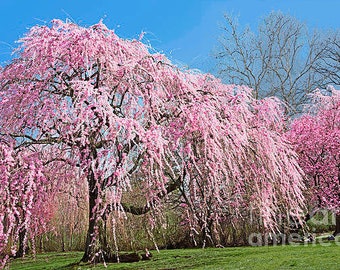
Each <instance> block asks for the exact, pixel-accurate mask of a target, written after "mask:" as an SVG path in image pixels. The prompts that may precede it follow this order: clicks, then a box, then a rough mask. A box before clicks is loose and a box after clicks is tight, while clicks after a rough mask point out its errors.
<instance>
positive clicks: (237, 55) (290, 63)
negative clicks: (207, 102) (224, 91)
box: [216, 12, 339, 115]
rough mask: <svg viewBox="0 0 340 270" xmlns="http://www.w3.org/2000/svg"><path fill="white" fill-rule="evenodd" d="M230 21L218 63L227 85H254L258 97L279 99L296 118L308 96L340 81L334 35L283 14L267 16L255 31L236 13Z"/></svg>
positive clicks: (227, 17)
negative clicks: (312, 30)
mask: <svg viewBox="0 0 340 270" xmlns="http://www.w3.org/2000/svg"><path fill="white" fill-rule="evenodd" d="M225 20H226V25H225V26H224V27H223V30H224V34H223V36H222V37H221V40H220V44H221V46H220V47H219V49H218V52H217V53H216V59H217V61H218V72H219V75H220V76H221V77H222V78H223V79H224V80H225V81H227V82H228V83H235V84H245V85H248V86H250V87H251V88H253V89H254V94H255V97H256V98H263V97H267V96H277V97H279V98H280V99H282V100H283V101H284V102H285V103H286V104H287V105H288V113H289V114H290V115H294V114H295V113H298V112H300V110H301V107H302V105H303V104H305V103H307V101H308V95H307V94H309V93H310V92H312V91H314V90H315V89H316V88H325V87H326V85H327V84H329V83H336V82H339V65H338V64H339V43H338V42H337V37H336V35H335V34H332V35H331V36H328V37H327V38H324V35H322V34H321V33H319V32H316V31H314V32H313V33H312V34H311V33H309V32H308V29H307V27H306V25H305V24H303V23H302V22H300V21H298V20H297V19H295V18H294V17H291V16H288V15H285V14H282V13H279V12H272V13H270V14H269V15H268V16H267V17H265V18H264V19H263V21H262V22H261V23H260V24H259V27H258V29H257V31H256V32H253V31H251V29H250V28H249V27H246V28H241V27H240V26H239V25H238V20H237V18H234V17H232V16H231V15H225ZM331 44H333V45H331ZM331 74H332V75H331Z"/></svg>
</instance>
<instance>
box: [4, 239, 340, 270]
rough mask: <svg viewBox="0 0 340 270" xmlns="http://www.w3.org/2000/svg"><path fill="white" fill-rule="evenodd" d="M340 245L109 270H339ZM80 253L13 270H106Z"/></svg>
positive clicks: (169, 254)
mask: <svg viewBox="0 0 340 270" xmlns="http://www.w3.org/2000/svg"><path fill="white" fill-rule="evenodd" d="M339 255H340V243H339V242H337V243H334V242H333V243H324V244H322V245H321V244H308V245H307V244H301V245H286V246H265V247H239V248H221V249H217V248H207V249H173V250H161V251H160V253H157V252H156V251H153V258H152V260H151V261H141V262H135V263H120V264H108V267H107V268H106V269H305V270H307V269H332V270H333V269H340V256H339ZM81 256H82V253H81V252H69V253H45V254H38V255H37V258H36V259H35V260H33V259H32V258H30V257H27V258H24V259H16V260H14V261H13V262H12V263H11V268H10V269H89V268H93V269H105V267H104V266H103V265H102V264H101V265H95V266H91V265H84V264H80V265H79V264H77V262H79V260H80V258H81Z"/></svg>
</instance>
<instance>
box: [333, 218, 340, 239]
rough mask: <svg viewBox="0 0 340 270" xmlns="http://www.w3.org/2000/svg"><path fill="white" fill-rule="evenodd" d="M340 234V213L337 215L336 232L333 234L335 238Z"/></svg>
mask: <svg viewBox="0 0 340 270" xmlns="http://www.w3.org/2000/svg"><path fill="white" fill-rule="evenodd" d="M338 234H340V213H337V214H336V216H335V231H334V233H333V235H334V236H336V235H338Z"/></svg>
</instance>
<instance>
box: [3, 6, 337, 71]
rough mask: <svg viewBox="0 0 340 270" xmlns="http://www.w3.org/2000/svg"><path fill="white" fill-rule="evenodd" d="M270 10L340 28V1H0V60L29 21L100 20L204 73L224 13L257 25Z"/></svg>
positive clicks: (7, 55) (319, 25)
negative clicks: (142, 33) (142, 36)
mask: <svg viewBox="0 0 340 270" xmlns="http://www.w3.org/2000/svg"><path fill="white" fill-rule="evenodd" d="M272 10H280V11H282V12H284V13H289V14H291V15H293V16H295V17H297V18H298V19H300V20H302V21H304V22H306V23H307V25H308V26H309V27H317V28H322V29H326V28H339V27H340V19H339V10H340V0H276V1H275V0H210V1H208V0H139V1H138V0H130V1H129V0H106V1H105V0H92V1H90V0H68V1H67V0H0V15H1V16H0V64H4V62H5V61H8V60H9V59H11V51H12V49H13V48H14V47H15V46H16V44H15V41H16V40H17V39H18V38H20V37H21V36H23V34H24V33H25V32H26V31H27V30H28V29H29V28H30V27H32V26H33V25H36V24H46V23H48V22H50V21H51V20H52V19H54V18H59V19H62V20H65V19H66V18H68V19H71V20H72V21H74V22H76V23H78V24H81V25H83V26H89V25H92V24H94V23H97V22H98V21H99V20H100V19H102V18H103V19H104V23H105V24H106V25H107V26H108V27H109V28H110V29H114V30H115V32H116V33H117V34H118V35H119V36H121V37H125V38H137V37H138V36H139V34H140V33H141V32H142V31H144V32H146V33H147V34H146V35H145V40H148V41H149V42H150V43H151V45H152V46H153V47H154V48H155V49H156V50H157V51H161V52H163V53H165V54H166V55H167V56H168V57H169V58H170V59H172V60H173V61H174V62H181V63H183V64H186V65H188V66H190V67H192V68H200V69H201V70H203V71H208V70H207V69H209V64H207V62H208V59H209V55H210V54H211V51H212V49H213V47H214V46H215V45H216V44H217V39H218V36H219V35H220V34H221V30H220V26H221V24H223V14H224V13H225V12H229V13H230V12H232V13H233V14H238V15H239V16H240V19H239V20H240V23H241V24H248V25H250V27H256V23H257V22H258V20H259V19H260V18H261V17H262V16H265V15H266V14H268V13H269V12H270V11H272Z"/></svg>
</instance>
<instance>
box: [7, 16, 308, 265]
mask: <svg viewBox="0 0 340 270" xmlns="http://www.w3.org/2000/svg"><path fill="white" fill-rule="evenodd" d="M21 42H22V46H21V47H20V48H19V52H20V54H19V58H17V59H14V60H13V61H12V62H11V63H10V64H9V65H8V66H6V67H4V68H3V70H1V72H0V102H1V103H0V104H1V106H0V122H1V125H0V126H1V134H2V136H3V137H4V138H7V137H11V138H15V140H16V142H17V143H16V146H15V147H16V149H23V148H24V149H25V148H28V149H30V150H31V151H37V152H38V153H40V152H41V151H50V153H53V158H52V159H51V157H48V158H47V159H46V160H43V164H51V162H50V161H51V160H52V161H58V162H65V164H67V166H65V167H64V168H66V169H68V170H69V171H70V173H75V174H76V175H79V181H81V180H82V179H86V181H87V192H88V196H86V197H87V198H88V204H89V219H88V232H87V239H86V246H85V252H84V256H83V258H82V260H83V261H89V260H92V259H96V260H100V259H101V258H104V257H106V256H108V255H109V254H108V253H111V252H113V251H112V247H111V248H110V247H108V245H107V241H106V239H105V235H104V236H103V232H105V228H106V227H105V222H106V220H107V219H108V218H111V219H112V223H113V224H115V222H116V221H117V220H118V219H115V217H116V215H115V214H117V215H118V216H119V217H122V216H125V217H128V214H127V213H131V214H133V215H144V214H146V213H150V217H151V218H150V221H151V223H150V230H151V229H152V227H153V220H155V219H157V217H158V215H161V214H162V212H163V210H164V209H162V207H163V206H164V201H165V200H166V199H167V198H169V194H170V193H176V194H179V196H180V199H181V200H182V201H183V203H184V205H183V204H182V205H181V206H182V207H184V208H185V211H186V213H187V214H186V220H187V221H188V222H189V224H190V225H189V226H188V229H189V230H191V231H195V232H197V234H198V235H199V236H200V237H201V238H202V242H203V243H205V242H206V240H209V239H211V235H212V226H213V224H214V223H215V224H218V223H220V222H222V221H223V217H225V216H226V215H229V214H230V213H233V214H234V215H237V214H238V213H239V212H240V211H238V210H241V209H244V207H251V208H252V209H255V210H256V211H257V213H258V217H259V219H261V220H263V222H264V226H265V227H266V228H267V229H268V230H275V229H277V225H278V219H277V218H278V216H279V215H280V214H281V213H290V214H291V215H293V216H295V217H297V218H299V216H300V215H301V214H302V211H303V210H302V208H303V207H304V201H303V196H302V191H301V190H302V188H303V183H302V176H301V170H300V169H299V166H298V164H297V160H296V157H295V153H294V151H292V149H291V147H290V146H289V145H288V144H287V143H286V142H285V141H284V140H283V139H282V136H281V135H282V132H283V130H284V121H283V113H282V110H281V105H280V103H279V102H278V101H277V100H276V99H265V100H262V101H258V100H255V99H254V98H253V97H252V94H251V90H250V89H249V88H247V87H236V86H233V85H223V84H222V83H221V82H220V81H219V80H217V79H216V78H214V77H212V76H210V75H206V74H195V73H193V72H190V71H186V72H185V71H181V70H179V69H178V68H176V67H174V66H173V65H171V63H170V62H169V61H168V60H167V59H166V58H165V57H164V56H163V55H160V54H150V53H149V52H148V48H147V47H146V46H144V45H143V44H142V43H141V42H139V41H136V40H132V41H128V40H122V39H120V38H119V37H117V36H116V35H115V34H114V32H113V31H110V30H108V29H107V28H106V26H105V25H104V24H102V23H99V24H96V25H94V26H92V27H89V28H82V27H80V26H78V25H75V24H72V23H63V22H61V21H59V20H55V21H53V22H52V26H51V27H48V26H42V27H34V28H32V29H31V30H30V32H29V33H28V34H27V35H26V36H25V37H24V38H23V39H22V40H21ZM58 171H59V169H58V170H57V171H56V172H58ZM58 178H61V177H58ZM64 179H65V180H66V181H67V179H69V178H68V177H65V178H64ZM134 185H138V186H139V187H140V190H141V191H142V196H143V198H144V199H143V201H142V202H143V203H141V204H136V203H135V202H134V201H126V200H125V198H126V197H124V194H125V193H127V192H130V191H131V189H132V187H133V186H134ZM79 186H81V185H79ZM130 197H131V196H130ZM228 209H232V210H233V211H232V212H230V211H228ZM214 226H215V225H214ZM112 234H113V238H114V239H116V235H115V230H114V226H113V231H112ZM110 249H111V250H110ZM114 249H115V250H114V251H115V253H117V252H118V249H117V247H116V246H115V247H114Z"/></svg>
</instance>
